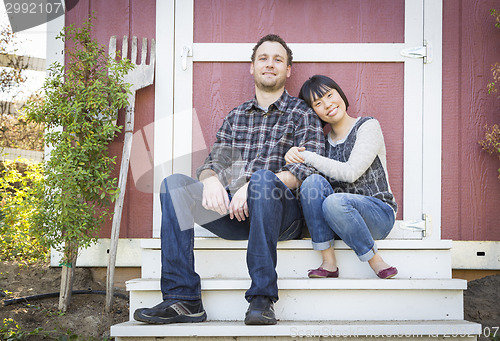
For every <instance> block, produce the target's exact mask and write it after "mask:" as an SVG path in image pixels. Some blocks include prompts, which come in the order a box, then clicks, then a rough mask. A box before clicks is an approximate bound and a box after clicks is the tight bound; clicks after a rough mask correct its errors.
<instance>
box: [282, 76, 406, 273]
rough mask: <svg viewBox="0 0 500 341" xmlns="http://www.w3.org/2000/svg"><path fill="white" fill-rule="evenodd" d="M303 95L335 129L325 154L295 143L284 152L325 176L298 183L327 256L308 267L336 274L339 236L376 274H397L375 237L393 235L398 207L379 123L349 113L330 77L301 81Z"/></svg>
mask: <svg viewBox="0 0 500 341" xmlns="http://www.w3.org/2000/svg"><path fill="white" fill-rule="evenodd" d="M299 97H300V98H301V99H303V100H304V101H305V102H306V103H307V104H308V105H309V106H311V107H312V108H313V109H314V111H315V112H316V114H317V115H318V116H319V118H320V119H321V120H322V121H323V122H324V124H329V125H330V126H331V128H332V129H331V131H330V133H329V134H328V137H327V139H326V148H325V155H326V157H323V156H320V155H318V154H315V153H312V152H309V151H305V148H303V147H292V148H291V149H290V150H289V151H288V153H287V154H286V155H285V159H286V161H287V163H297V162H305V163H306V164H309V165H311V166H313V167H314V168H316V169H317V170H318V171H319V172H321V173H322V174H323V175H324V176H325V177H326V178H325V177H323V176H321V175H318V174H313V175H311V176H309V177H308V178H307V179H306V180H305V181H304V182H303V184H302V186H301V187H300V200H301V204H302V208H303V211H304V216H305V219H306V222H307V225H308V228H309V231H310V234H311V238H312V244H313V248H314V249H315V250H319V251H321V254H322V257H323V262H322V264H321V266H320V267H319V268H317V269H313V270H309V273H308V276H309V277H311V278H318V277H319V278H324V277H338V275H339V269H338V267H337V262H336V259H335V252H334V249H333V241H334V238H335V235H337V236H339V237H340V238H341V239H342V240H343V241H344V242H345V243H346V244H347V245H349V246H350V247H351V248H352V249H353V250H354V252H355V253H356V255H357V256H358V258H359V259H360V260H361V261H367V262H368V264H369V265H370V266H371V268H372V269H373V271H374V272H375V274H376V275H377V276H378V277H380V278H383V279H386V278H391V277H394V276H395V275H396V274H397V273H398V271H397V269H396V268H395V267H392V266H390V265H389V264H387V263H386V262H385V261H384V260H383V259H382V257H381V256H380V254H379V253H378V251H377V246H376V244H375V241H374V239H383V238H385V237H386V236H387V235H388V234H389V232H390V231H391V229H392V227H393V225H394V221H395V217H396V210H397V204H396V202H395V200H394V196H393V195H392V193H391V189H390V186H389V180H388V176H387V168H386V158H385V156H386V155H385V154H386V151H385V144H384V137H383V135H382V130H381V128H380V124H379V123H378V121H377V120H376V119H374V118H372V117H358V118H355V117H353V116H350V115H349V114H348V113H347V108H348V106H349V102H348V101H347V98H346V96H345V94H344V92H343V91H342V89H341V88H340V87H339V86H338V84H337V83H335V81H333V80H332V79H331V78H329V77H326V76H322V75H316V76H313V77H311V78H310V79H309V80H307V81H306V82H305V83H304V84H303V85H302V88H301V90H300V94H299Z"/></svg>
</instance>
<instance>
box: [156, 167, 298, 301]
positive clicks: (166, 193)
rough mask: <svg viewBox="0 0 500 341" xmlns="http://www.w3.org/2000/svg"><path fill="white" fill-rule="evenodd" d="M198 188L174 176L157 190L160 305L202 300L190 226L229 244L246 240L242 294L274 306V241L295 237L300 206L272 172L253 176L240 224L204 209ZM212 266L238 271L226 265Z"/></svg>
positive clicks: (181, 176) (189, 179)
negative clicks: (245, 280)
mask: <svg viewBox="0 0 500 341" xmlns="http://www.w3.org/2000/svg"><path fill="white" fill-rule="evenodd" d="M202 193H203V184H202V183H201V182H199V181H197V180H194V179H192V178H190V177H188V176H185V175H181V174H174V175H171V176H169V177H167V178H166V179H165V180H164V181H163V183H162V187H161V192H160V201H161V209H162V220H161V250H162V257H161V260H162V275H161V291H162V294H163V299H164V300H167V299H177V300H179V299H180V300H197V299H200V298H201V288H200V277H199V275H198V274H197V273H196V272H195V269H194V253H193V244H194V229H193V228H194V223H195V222H196V223H197V224H199V225H201V226H203V227H204V228H206V229H207V230H209V231H211V232H213V233H214V234H216V235H218V236H220V237H222V238H224V239H231V240H248V249H247V267H248V272H249V273H250V278H251V279H252V284H251V286H250V288H249V289H248V290H247V292H246V295H245V297H246V299H247V300H248V301H250V300H251V299H252V297H253V296H255V295H263V296H269V297H270V298H271V299H272V300H274V301H276V300H278V286H277V277H278V276H277V274H276V270H275V268H276V261H277V255H276V246H277V242H278V241H279V240H289V239H296V238H298V237H300V235H301V233H302V227H303V216H302V214H301V211H300V206H299V200H298V199H297V198H296V197H295V195H294V194H293V193H292V192H291V191H290V190H289V189H288V187H286V185H285V184H284V183H283V182H281V181H280V180H279V179H278V177H276V175H275V174H274V173H273V172H270V171H267V170H259V171H257V172H255V173H254V174H253V175H252V177H251V179H250V183H249V186H248V193H247V204H248V210H249V218H247V219H246V220H245V221H241V222H239V221H238V220H237V219H236V218H234V219H230V218H229V215H225V216H221V215H219V214H218V213H217V212H214V211H210V210H206V209H205V208H203V206H202V204H201V202H202ZM214 266H226V267H228V268H229V267H232V266H239V265H238V264H235V263H233V262H232V260H231V259H228V260H227V263H225V264H222V265H221V264H214Z"/></svg>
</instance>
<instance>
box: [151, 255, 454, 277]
mask: <svg viewBox="0 0 500 341" xmlns="http://www.w3.org/2000/svg"><path fill="white" fill-rule="evenodd" d="M380 255H381V256H382V257H383V258H384V260H385V261H386V262H387V263H389V264H391V265H394V266H396V267H397V268H398V271H399V274H398V278H451V252H450V251H449V250H382V251H380ZM142 257H143V260H142V278H160V275H161V251H160V250H152V249H145V250H143V253H142ZM336 257H337V263H338V266H339V269H340V277H341V278H376V275H375V274H374V272H373V271H372V270H371V268H370V267H369V265H368V263H366V262H361V261H359V259H358V257H357V256H356V254H355V253H354V252H353V251H352V250H337V251H336ZM320 264H321V255H320V253H319V252H318V251H314V250H307V249H299V250H278V265H277V268H276V271H277V273H278V275H279V277H280V278H304V277H306V276H307V270H308V269H313V268H316V267H318V266H319V265H320ZM195 269H196V271H197V272H198V274H199V275H200V276H201V277H202V278H248V277H249V276H248V270H247V265H246V250H195Z"/></svg>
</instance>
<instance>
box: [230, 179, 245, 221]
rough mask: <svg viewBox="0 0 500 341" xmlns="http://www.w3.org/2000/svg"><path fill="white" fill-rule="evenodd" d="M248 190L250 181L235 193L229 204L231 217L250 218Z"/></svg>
mask: <svg viewBox="0 0 500 341" xmlns="http://www.w3.org/2000/svg"><path fill="white" fill-rule="evenodd" d="M247 190H248V182H247V183H246V184H244V185H243V186H242V187H241V188H240V189H239V190H237V191H236V193H235V194H234V195H233V198H232V199H231V203H230V204H229V217H230V218H231V219H234V217H236V219H238V221H244V220H246V218H248V204H247Z"/></svg>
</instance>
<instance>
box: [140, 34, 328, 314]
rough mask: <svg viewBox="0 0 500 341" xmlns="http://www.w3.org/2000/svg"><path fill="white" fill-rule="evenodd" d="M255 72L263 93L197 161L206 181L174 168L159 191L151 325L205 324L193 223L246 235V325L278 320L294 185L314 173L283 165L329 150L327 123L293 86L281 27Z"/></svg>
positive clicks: (293, 221) (297, 223)
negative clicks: (282, 249)
mask: <svg viewBox="0 0 500 341" xmlns="http://www.w3.org/2000/svg"><path fill="white" fill-rule="evenodd" d="M251 60H252V63H251V66H250V74H252V75H253V77H254V82H255V97H254V98H253V99H252V100H250V101H248V102H245V103H243V104H242V105H240V106H238V107H237V108H235V109H233V110H232V111H231V112H230V113H229V114H228V115H227V116H226V118H225V119H224V121H223V123H222V127H221V128H220V129H219V131H218V133H217V139H216V142H215V144H214V146H213V148H212V151H211V152H210V154H209V156H208V157H207V159H206V160H205V163H204V164H203V165H202V166H201V167H200V168H199V169H198V171H197V176H198V179H199V181H196V180H194V179H192V178H190V177H187V176H184V175H180V174H174V175H171V176H169V177H167V178H166V179H165V180H164V181H163V183H162V188H161V193H160V200H161V207H162V223H161V243H162V276H161V290H162V294H163V300H164V301H163V302H162V303H160V304H158V305H157V306H155V307H153V308H149V309H145V308H142V309H138V310H136V311H135V313H134V318H135V319H136V320H138V321H143V322H148V323H173V322H202V321H205V320H206V318H207V315H206V313H205V311H204V309H203V304H202V302H201V289H200V277H199V276H198V274H197V273H196V272H195V271H194V256H193V241H194V232H193V226H194V223H195V222H196V223H198V224H200V225H202V226H203V227H204V228H206V229H208V230H209V231H211V232H213V233H215V234H216V235H218V236H220V237H222V238H225V239H232V240H246V239H248V249H247V266H248V271H249V273H250V278H251V280H252V284H251V286H250V288H249V289H248V290H247V292H246V294H245V297H246V299H247V301H248V302H250V306H249V308H248V310H247V312H246V316H245V324H276V317H275V314H274V306H273V303H274V302H276V301H277V300H278V287H277V274H276V271H275V268H276V257H277V256H276V245H277V242H278V240H289V239H296V238H298V237H300V234H301V230H302V227H303V216H302V213H301V210H300V206H299V201H298V200H297V198H296V196H295V195H294V193H293V192H292V190H295V189H297V188H298V187H299V186H300V183H301V182H302V181H303V180H304V179H305V178H306V177H307V176H308V175H309V174H311V173H312V171H313V170H312V169H311V168H308V167H307V166H306V165H304V164H289V165H285V161H284V155H285V153H286V152H287V151H288V149H289V148H290V147H292V146H299V145H300V146H304V147H306V149H307V150H311V151H314V152H316V153H319V154H322V153H323V148H324V137H323V130H322V128H321V123H320V121H319V119H318V118H317V116H316V115H315V114H314V112H313V111H312V110H311V109H310V108H309V107H308V106H307V105H306V104H305V103H304V102H303V101H301V100H299V99H297V98H295V97H292V96H290V95H289V94H288V92H287V91H286V90H285V82H286V79H287V78H288V77H290V72H291V65H292V51H291V50H290V49H289V47H288V46H287V44H286V43H285V42H284V41H283V40H282V39H281V38H280V37H279V36H277V35H267V36H265V37H263V38H262V39H261V40H260V41H259V42H258V43H257V44H256V45H255V47H254V48H253V53H252V58H251Z"/></svg>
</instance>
